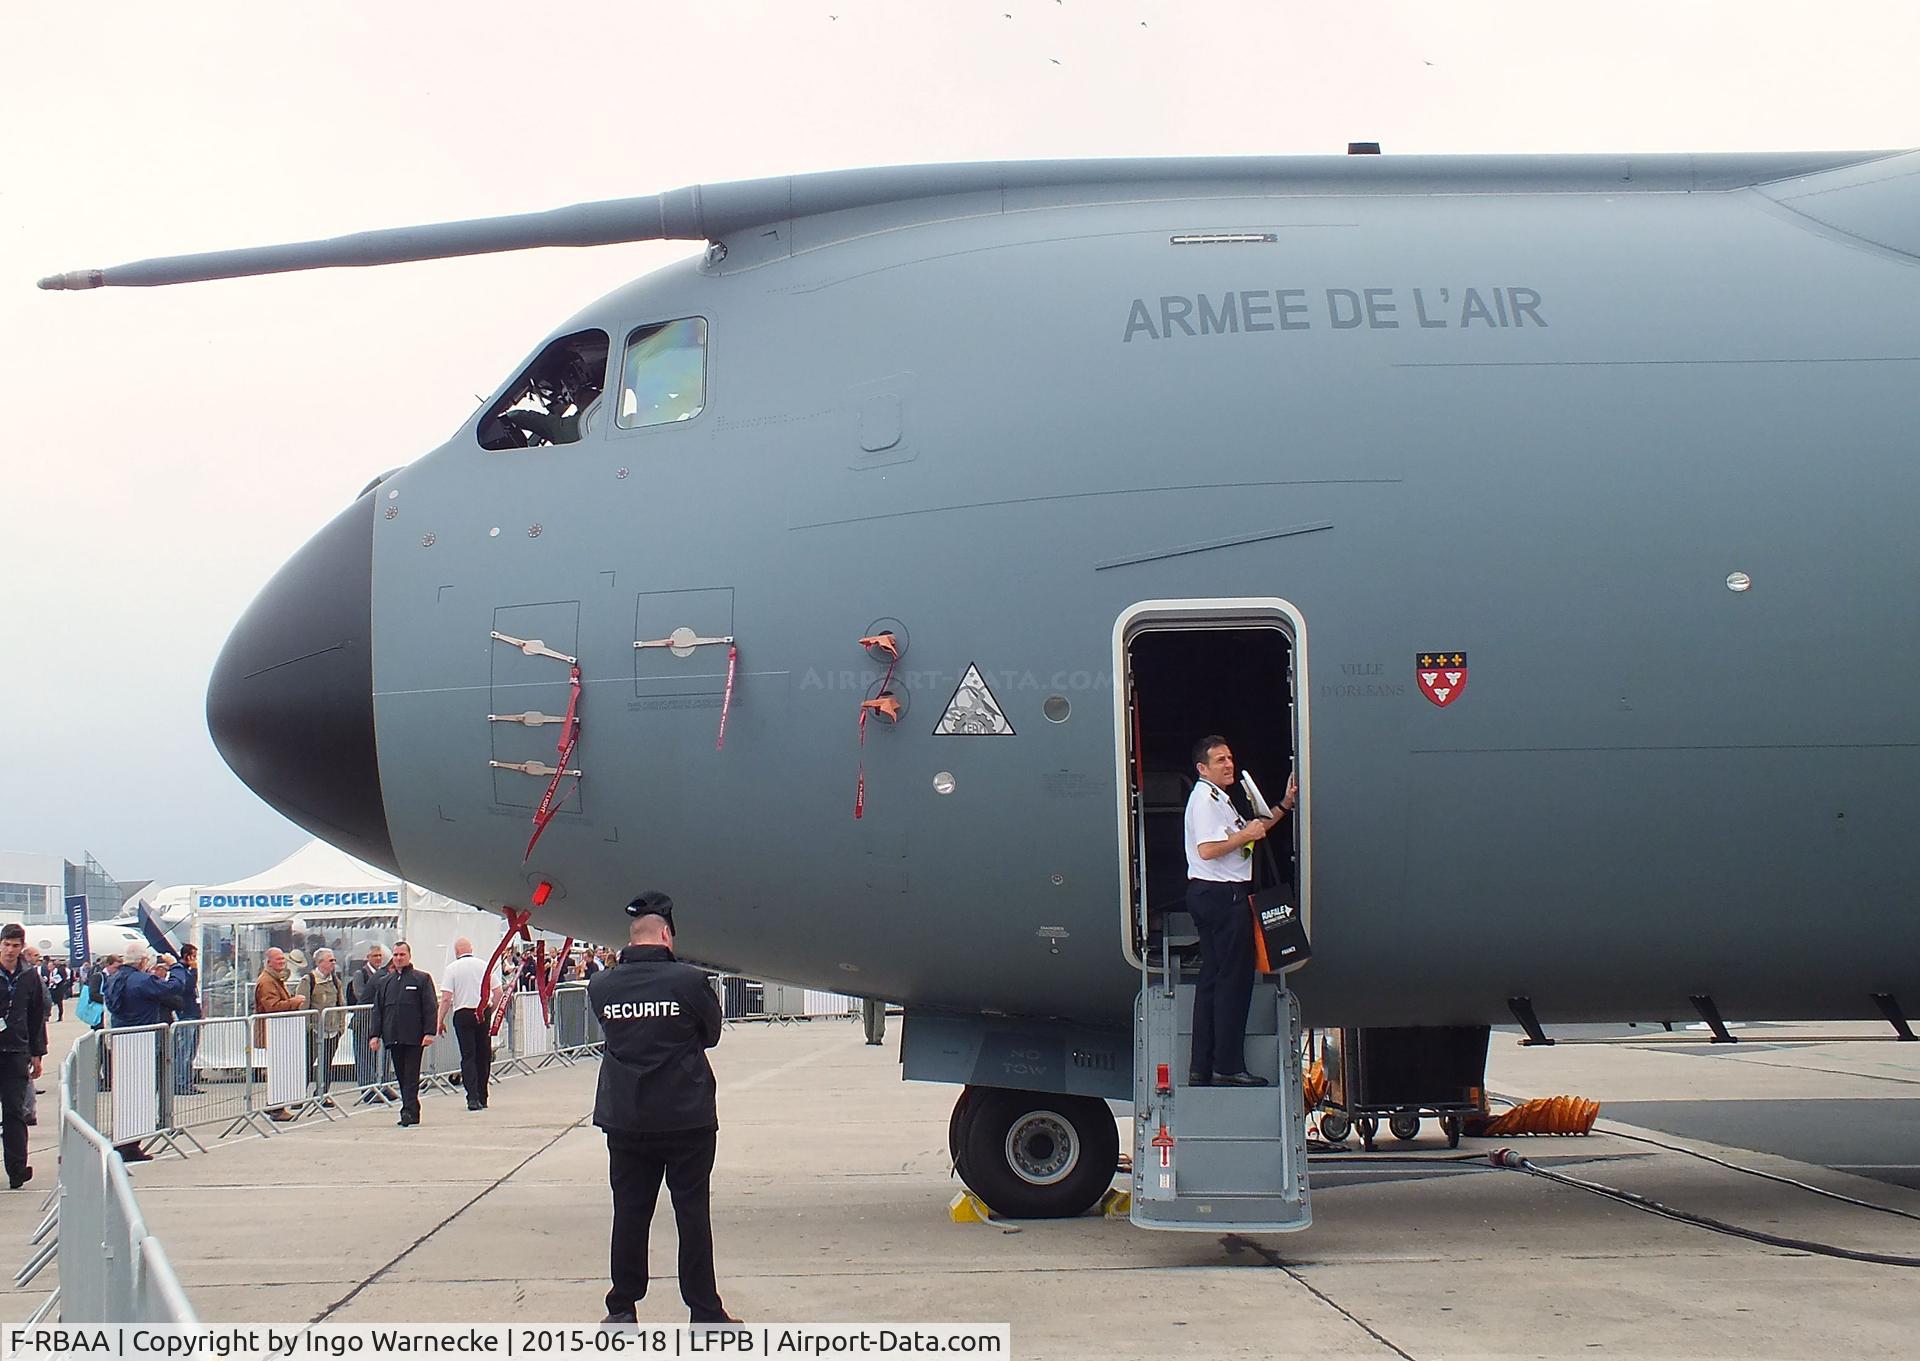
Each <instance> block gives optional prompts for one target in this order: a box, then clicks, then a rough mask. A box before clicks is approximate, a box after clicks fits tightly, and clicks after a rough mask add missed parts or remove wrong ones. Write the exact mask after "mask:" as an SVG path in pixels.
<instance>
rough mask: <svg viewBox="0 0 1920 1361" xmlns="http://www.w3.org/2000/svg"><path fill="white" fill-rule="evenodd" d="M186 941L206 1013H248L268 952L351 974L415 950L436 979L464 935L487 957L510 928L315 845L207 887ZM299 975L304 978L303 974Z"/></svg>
mask: <svg viewBox="0 0 1920 1361" xmlns="http://www.w3.org/2000/svg"><path fill="white" fill-rule="evenodd" d="M191 906H192V926H191V929H190V932H188V934H192V935H194V936H197V937H198V939H199V941H200V950H201V966H202V979H203V990H204V992H205V994H206V1000H207V1010H208V1014H209V1015H215V1016H219V1015H244V1014H245V1012H246V1010H247V1008H248V1005H249V1003H250V1001H251V989H252V985H253V980H254V978H255V977H256V976H257V975H258V973H259V970H260V963H261V960H262V958H263V957H264V955H265V952H266V950H267V949H268V947H270V946H279V947H281V948H282V949H286V950H289V951H293V950H298V951H300V952H301V960H300V961H297V962H296V965H295V967H296V970H301V964H302V963H304V961H305V960H306V957H307V956H308V955H309V954H310V953H311V951H312V950H313V949H315V948H317V947H318V946H320V945H325V946H326V947H327V948H329V949H331V950H333V951H334V953H335V954H336V955H337V956H339V958H340V961H341V966H342V968H343V969H347V970H351V969H352V968H353V967H354V966H355V965H356V964H357V963H358V961H359V960H360V959H361V958H362V957H364V955H365V952H366V948H367V946H369V945H372V944H375V943H378V944H380V945H384V946H389V947H391V946H392V944H393V942H394V941H396V940H402V939H404V940H406V941H407V942H408V943H409V944H411V945H412V946H413V957H414V962H415V963H416V964H418V965H419V966H420V967H421V968H423V969H425V970H426V971H427V972H429V973H433V974H438V973H439V972H440V971H441V970H442V969H443V968H444V967H445V966H446V964H447V963H448V961H450V960H451V959H452V958H453V942H454V941H455V940H456V939H458V938H459V937H461V936H465V937H467V938H468V939H470V940H471V941H472V942H473V945H474V949H475V950H476V951H478V952H479V953H480V954H482V955H485V954H487V953H489V952H490V951H491V950H492V949H493V946H494V943H495V942H496V941H498V940H499V939H500V933H501V932H502V931H503V930H505V929H506V923H505V922H504V921H503V920H502V919H501V917H500V916H499V915H498V914H496V913H492V912H483V911H481V910H480V909H479V908H476V907H470V906H468V905H467V904H465V903H461V902H456V901H454V900H453V899H452V898H449V897H447V896H446V895H445V894H441V893H435V892H433V891H432V890H430V889H425V888H421V887H420V886H419V885H417V884H410V883H408V882H406V881H405V880H404V879H401V878H400V877H399V876H397V875H394V874H389V873H388V872H387V871H385V870H382V869H377V868H375V867H374V866H372V865H369V864H367V863H365V862H364V861H361V860H356V859H354V857H352V856H351V855H348V854H347V853H346V852H345V851H342V850H339V849H336V848H335V847H333V846H329V845H327V844H326V843H325V842H323V841H310V842H308V843H307V844H306V845H304V846H302V847H301V848H300V849H299V850H297V851H295V852H294V853H293V854H292V855H290V856H288V857H287V858H286V859H285V860H282V861H281V862H280V863H279V864H277V865H274V866H272V867H270V868H268V869H264V870H262V871H260V872H259V873H258V874H250V875H248V876H246V877H245V878H243V879H235V880H233V881H232V882H231V883H225V884H206V885H201V886H199V887H197V888H195V889H194V890H193V892H192V897H191ZM301 971H303V970H301Z"/></svg>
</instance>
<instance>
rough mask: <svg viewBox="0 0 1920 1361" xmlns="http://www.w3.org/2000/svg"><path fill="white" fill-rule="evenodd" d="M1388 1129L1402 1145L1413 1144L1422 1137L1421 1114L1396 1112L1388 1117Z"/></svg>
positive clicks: (1416, 1112)
mask: <svg viewBox="0 0 1920 1361" xmlns="http://www.w3.org/2000/svg"><path fill="white" fill-rule="evenodd" d="M1387 1128H1388V1129H1389V1130H1391V1131H1392V1133H1393V1137H1394V1138H1396V1139H1398V1140H1399V1141H1400V1142H1401V1143H1403V1144H1409V1143H1412V1142H1413V1141H1414V1140H1415V1139H1418V1138H1419V1137H1420V1112H1418V1111H1395V1112H1394V1113H1393V1114H1392V1115H1390V1116H1388V1117H1387Z"/></svg>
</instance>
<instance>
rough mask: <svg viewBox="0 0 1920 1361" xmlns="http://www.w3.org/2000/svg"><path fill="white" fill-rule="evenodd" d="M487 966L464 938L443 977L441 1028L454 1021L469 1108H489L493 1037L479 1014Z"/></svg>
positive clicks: (462, 1083)
mask: <svg viewBox="0 0 1920 1361" xmlns="http://www.w3.org/2000/svg"><path fill="white" fill-rule="evenodd" d="M486 971H487V966H486V965H485V964H482V963H481V962H480V961H479V960H478V959H476V958H475V957H474V953H473V942H472V941H470V940H468V939H467V938H466V937H465V936H462V937H461V938H460V939H459V940H456V941H455V942H454V943H453V963H451V964H449V965H447V971H446V972H445V973H444V974H442V975H440V1028H441V1029H442V1030H445V1029H446V1028H447V1018H448V1015H449V1014H451V1015H452V1018H453V1037H454V1039H456V1040H458V1041H459V1042H460V1087H461V1090H463V1091H465V1092H466V1094H467V1109H468V1110H470V1111H483V1110H485V1109H486V1108H487V1078H488V1077H489V1076H490V1075H491V1074H492V1072H493V1036H491V1035H489V1034H488V1033H487V1023H486V1020H485V1018H484V1017H482V1016H481V1015H480V976H481V975H482V974H484V973H485V972H486Z"/></svg>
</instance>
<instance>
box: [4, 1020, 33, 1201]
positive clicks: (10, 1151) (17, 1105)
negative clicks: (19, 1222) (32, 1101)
mask: <svg viewBox="0 0 1920 1361" xmlns="http://www.w3.org/2000/svg"><path fill="white" fill-rule="evenodd" d="M32 1065H33V1056H32V1055H31V1054H28V1053H27V1052H26V1051H25V1050H8V1051H6V1052H0V1144H4V1145H5V1149H6V1163H7V1175H8V1176H9V1177H13V1178H15V1179H18V1178H19V1177H21V1176H23V1175H25V1173H26V1170H27V1093H28V1092H30V1091H32V1090H33V1079H32V1078H31V1077H29V1076H27V1074H28V1072H29V1071H30V1070H31V1068H32Z"/></svg>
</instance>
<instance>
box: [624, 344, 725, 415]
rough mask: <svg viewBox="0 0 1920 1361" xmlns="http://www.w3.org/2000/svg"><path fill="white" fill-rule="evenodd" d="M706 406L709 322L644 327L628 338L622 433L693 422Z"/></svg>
mask: <svg viewBox="0 0 1920 1361" xmlns="http://www.w3.org/2000/svg"><path fill="white" fill-rule="evenodd" d="M706 404H707V323H706V319H705V318H704V317H688V318H687V319H686V320H684V321H669V322H663V323H661V324H660V325H657V326H641V327H638V328H637V329H635V331H634V332H633V334H632V335H630V336H628V337H627V357H626V361H625V363H623V364H622V365H621V366H620V408H619V412H618V414H617V415H616V416H615V422H616V423H617V424H618V425H619V426H620V428H621V429H622V430H637V429H639V428H640V427H641V426H645V425H667V424H670V423H671V422H673V421H690V420H692V419H693V418H694V417H695V416H698V415H699V414H700V411H701V408H703V407H704V406H706Z"/></svg>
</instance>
